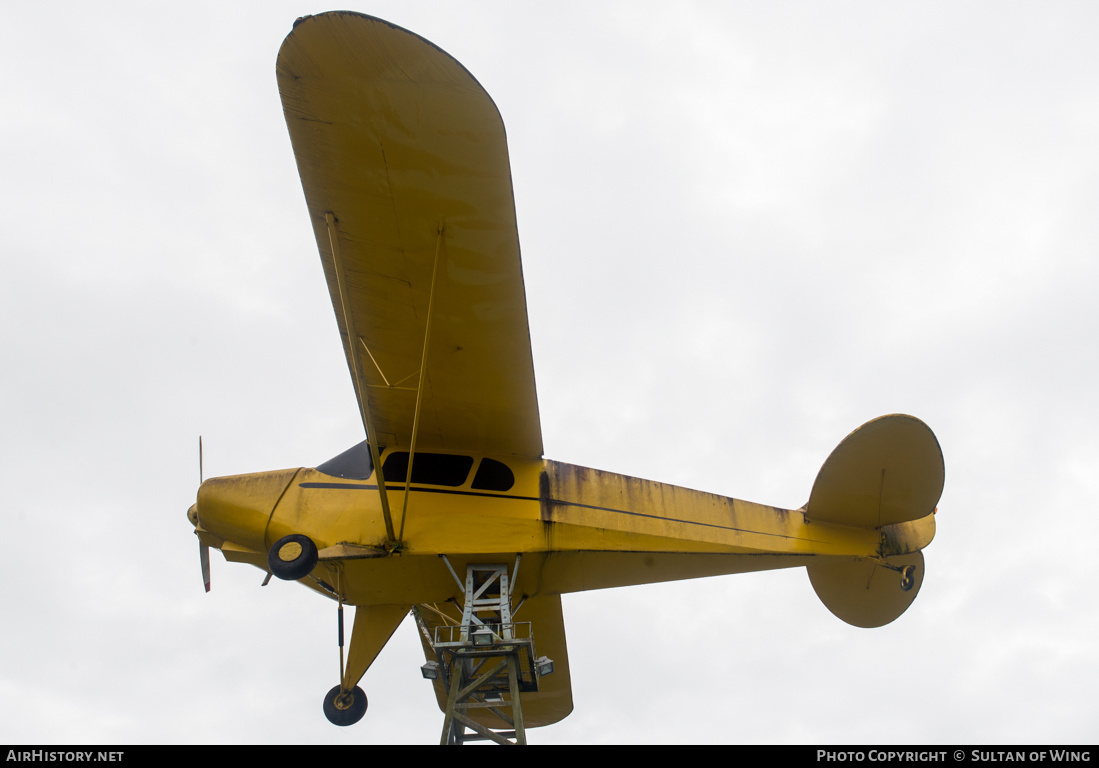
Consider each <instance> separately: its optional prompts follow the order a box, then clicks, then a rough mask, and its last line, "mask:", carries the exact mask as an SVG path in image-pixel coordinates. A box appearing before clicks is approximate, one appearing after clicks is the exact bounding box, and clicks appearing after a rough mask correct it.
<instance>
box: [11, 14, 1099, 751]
mask: <svg viewBox="0 0 1099 768" xmlns="http://www.w3.org/2000/svg"><path fill="white" fill-rule="evenodd" d="M534 8H535V6H534V4H516V3H508V2H479V3H463V4H458V3H445V2H416V1H415V0H405V1H404V2H383V1H379V2H374V3H371V4H369V5H362V6H356V7H355V8H354V10H359V11H362V12H366V13H370V14H373V15H376V16H379V17H381V18H384V19H386V20H388V21H391V22H393V23H395V24H398V25H400V26H403V27H405V28H407V29H409V30H412V31H414V32H416V33H418V34H420V35H423V36H424V37H426V38H427V39H429V40H431V41H432V42H434V43H436V44H437V45H439V46H440V47H441V48H443V49H444V50H446V51H447V52H449V53H450V54H451V55H453V56H454V57H455V58H457V59H458V60H459V61H461V62H462V63H463V64H464V65H465V66H466V67H467V68H468V69H469V70H470V72H472V73H473V75H474V76H475V77H476V78H477V79H478V80H479V81H480V82H481V83H482V85H484V87H485V88H486V89H487V90H488V92H489V93H490V94H491V95H492V97H493V98H494V100H495V101H496V104H497V105H498V107H499V109H500V112H501V113H502V115H503V118H504V123H505V125H506V127H507V131H508V141H509V148H510V153H511V163H512V173H513V179H514V187H515V201H516V210H517V215H518V222H519V235H520V242H521V245H522V251H523V270H524V276H525V280H526V289H527V301H528V310H529V317H530V332H531V340H532V344H533V351H534V361H535V370H536V375H537V383H538V396H539V406H540V413H541V420H542V432H543V437H544V444H545V451H546V457H547V458H552V459H557V460H561V461H567V462H570V463H575V464H582V465H586V466H592V467H598V468H601V469H606V470H611V471H615V472H621V473H625V474H630V475H634V476H639V477H644V478H650V479H654V480H660V481H664V482H671V483H675V484H678V485H683V486H688V487H692V488H698V489H702V490H706V491H712V492H716V493H722V494H726V495H730V496H736V497H738V498H743V499H748V500H751V501H757V502H762V503H768V504H774V505H778V506H784V507H791V508H795V507H798V506H801V505H802V504H803V503H804V502H805V501H806V499H807V498H808V495H809V490H810V488H811V487H812V483H813V479H814V477H815V476H816V472H817V470H818V469H819V467H820V464H821V463H822V462H823V461H824V459H825V458H826V457H827V455H828V453H829V451H831V449H832V448H833V447H834V446H835V445H836V444H837V443H838V442H839V441H840V440H842V439H843V437H844V436H846V435H847V434H848V433H849V432H850V431H851V430H853V429H854V428H855V427H857V426H859V425H860V424H862V423H863V422H865V421H867V420H869V419H871V418H874V417H876V416H879V415H882V414H885V413H894V412H902V413H911V414H913V415H915V416H918V417H919V418H921V419H923V420H924V421H926V422H927V423H928V424H929V425H930V426H931V428H932V429H933V430H934V431H935V433H936V435H937V436H938V439H939V441H940V444H941V445H942V448H943V452H944V455H945V460H946V489H945V492H944V494H943V497H942V500H941V502H940V504H939V514H938V518H937V520H938V536H937V538H936V540H935V541H934V542H933V543H932V545H931V546H930V547H929V548H928V550H927V551H926V553H925V554H926V558H927V577H926V580H925V582H924V584H923V587H922V590H921V593H920V595H919V596H918V598H917V599H916V601H915V603H914V604H913V606H912V607H911V608H910V609H909V610H908V612H907V613H906V614H905V615H903V616H902V617H901V618H900V619H898V620H897V621H896V622H894V623H893V624H890V625H888V626H886V627H884V628H881V629H877V630H863V629H856V628H854V627H850V626H847V625H845V624H843V623H842V622H841V621H839V620H838V619H836V618H835V617H833V616H832V615H831V614H830V613H829V612H828V611H827V609H825V608H824V606H823V605H821V604H820V602H819V601H818V600H817V598H816V596H815V595H814V593H813V590H812V588H811V586H810V584H809V580H808V578H807V577H806V575H805V572H804V570H803V569H796V570H790V571H779V572H770V573H760V574H751V575H742V576H731V577H722V578H715V579H706V580H700V581H688V582H680V583H676V584H668V585H661V586H649V587H635V588H628V589H620V590H610V591H606V592H594V593H586V594H579V595H568V596H566V597H565V598H564V612H565V619H566V626H567V633H568V638H569V655H570V661H571V670H572V679H573V684H574V699H575V710H574V712H573V714H572V715H571V716H570V717H568V718H567V719H566V720H564V721H563V722H561V723H559V724H557V725H554V726H550V727H547V728H543V729H538V730H535V731H531V733H530V740H531V742H533V743H541V744H551V743H595V742H608V743H636V742H644V743H648V742H696V741H701V742H731V743H740V742H750V743H869V744H878V745H882V744H888V745H896V744H901V743H1005V744H1006V743H1031V742H1034V743H1065V742H1070V743H1072V742H1075V743H1095V742H1096V741H1097V740H1099V726H1097V723H1099V704H1097V703H1096V701H1097V700H1096V697H1095V693H1094V686H1095V683H1096V681H1097V680H1099V661H1097V655H1096V653H1095V645H1096V638H1097V637H1099V616H1097V609H1096V606H1097V604H1099V601H1097V600H1096V598H1095V581H1096V573H1095V561H1096V557H1095V554H1094V543H1095V541H1096V540H1097V539H1099V512H1097V511H1096V499H1097V498H1099V433H1097V429H1096V428H1097V426H1099V407H1097V405H1096V396H1095V390H1096V372H1097V369H1099V363H1097V361H1096V348H1097V341H1099V318H1097V311H1096V308H1095V295H1096V293H1097V289H1099V216H1097V215H1096V211H1097V210H1099V141H1097V140H1096V136H1099V46H1096V45H1095V40H1096V38H1097V36H1099V6H1096V5H1095V4H1093V3H1088V2H1080V3H1068V2H1061V3H1058V2H1043V3H1038V2H1034V3H1013V2H999V1H998V2H928V3H919V4H915V3H879V2H831V3H820V2H805V3H797V2H773V3H766V4H764V3H759V2H712V3H701V2H699V3H686V2H681V3H676V4H674V6H672V5H670V4H667V3H652V2H638V1H636V0H631V1H630V2H601V3H586V2H584V3H581V2H557V3H554V4H552V5H549V4H541V5H539V6H538V8H540V10H538V11H535V10H533V9H534ZM323 10H327V9H325V8H316V7H309V6H303V5H301V4H300V3H292V2H283V1H281V0H277V1H276V0H265V1H264V2H251V3H244V2H242V3H224V2H217V3H213V2H209V3H203V2H194V1H191V2H187V3H176V4H171V3H144V2H141V3H138V2H135V3H119V2H113V3H112V2H108V3H95V4H93V3H85V2H53V3H48V4H46V3H35V4H18V5H16V4H8V5H7V6H5V10H4V23H3V25H2V26H0V65H2V67H3V71H4V73H5V74H6V77H5V84H4V89H3V92H4V98H3V109H2V112H0V115H2V119H0V152H2V153H3V155H2V157H3V161H2V169H3V170H2V174H3V175H2V177H0V178H2V179H3V183H2V184H0V256H2V261H0V264H2V266H3V273H2V275H0V437H2V442H0V451H2V453H0V466H2V467H3V472H4V480H5V482H4V501H3V507H2V508H3V520H4V522H5V524H6V530H7V545H6V546H5V548H4V549H5V552H6V553H7V554H8V555H10V557H9V558H8V560H7V562H8V564H9V568H8V580H7V588H6V589H5V590H4V592H3V597H2V598H0V600H2V603H0V605H2V608H3V611H2V616H3V618H2V620H0V647H2V648H3V649H4V653H3V661H0V709H2V711H3V712H4V713H5V717H4V718H3V722H0V740H2V741H5V742H25V743H57V744H77V743H102V744H117V743H165V742H183V743H221V742H230V743H232V742H251V743H278V742H291V743H294V742H317V743H368V744H370V743H390V742H395V743H424V744H427V743H434V742H437V740H438V738H439V731H440V728H441V725H442V715H441V713H440V712H439V710H438V708H437V706H436V703H435V699H434V695H433V693H432V689H431V686H430V684H429V683H427V682H426V681H423V680H422V679H421V678H420V673H419V665H420V664H422V663H423V658H422V651H421V649H420V645H419V642H418V640H417V638H416V636H415V632H414V631H413V628H412V623H411V621H406V623H405V624H404V625H403V626H402V627H401V629H400V630H398V632H397V634H396V635H395V636H394V638H393V640H392V641H391V643H390V644H389V646H387V648H386V649H385V651H383V653H382V655H381V656H380V657H379V660H378V662H377V663H376V664H375V667H374V668H373V669H371V671H370V672H369V673H368V674H367V676H366V677H365V678H364V682H363V687H364V688H365V689H366V691H367V694H368V695H369V697H370V710H369V711H368V712H367V715H366V717H365V719H364V720H363V721H362V722H361V723H359V724H358V725H356V726H354V727H351V728H346V729H339V728H336V727H334V726H331V725H330V724H329V723H328V722H327V720H326V719H325V718H324V716H323V714H322V713H321V698H322V696H323V694H324V693H325V692H326V691H327V690H328V689H329V688H330V687H331V686H332V685H334V684H335V682H336V676H337V672H338V655H337V648H336V644H335V634H336V629H335V608H334V606H333V604H332V603H331V602H329V601H327V600H323V599H321V598H319V597H317V596H316V595H314V594H312V593H311V592H309V591H308V590H305V589H303V588H301V587H299V586H297V585H294V584H286V583H273V584H271V585H270V586H268V587H266V588H264V589H260V588H259V585H260V582H261V580H262V577H263V574H262V573H261V572H260V571H258V570H256V569H254V568H250V567H248V566H243V565H237V564H230V563H226V562H224V560H223V559H222V557H221V556H220V554H218V553H216V552H215V553H214V555H213V558H212V560H213V582H214V589H213V592H212V593H210V594H209V595H206V594H204V593H203V591H202V585H201V578H200V575H199V564H198V556H197V555H198V552H197V549H198V547H197V545H196V543H195V537H194V535H193V533H192V530H191V526H190V525H189V524H188V522H187V520H186V518H185V513H186V510H187V508H188V507H189V506H190V505H191V504H192V503H193V501H194V497H195V490H196V488H197V485H198V479H199V476H198V456H197V441H198V435H199V434H202V435H203V436H204V444H205V448H206V452H205V459H206V465H205V471H206V476H207V477H210V476H214V475H223V474H233V473H239V472H252V471H260V470H268V469H276V468H282V467H297V466H313V465H315V464H317V463H319V462H321V461H323V460H325V459H327V458H329V457H331V456H333V455H335V454H337V453H339V452H340V451H342V450H343V449H344V448H346V447H348V446H349V445H351V444H352V443H354V442H356V441H358V440H360V439H362V435H361V425H360V421H359V417H358V413H357V408H356V404H355V400H354V395H353V391H352V387H351V381H350V377H349V375H348V372H347V367H346V365H345V362H344V357H343V352H342V349H341V347H340V342H339V337H338V333H337V329H336V323H335V319H334V317H333V313H332V307H331V302H330V299H329V296H328V293H327V289H326V286H325V283H324V279H323V275H322V273H321V269H320V265H319V261H318V258H317V252H316V245H315V242H314V240H313V234H312V230H311V228H310V225H309V221H308V217H307V213H306V208H305V203H304V199H303V196H302V191H301V186H300V183H299V181H298V178H297V173H296V168H295V164H294V158H293V155H292V151H291V148H290V143H289V139H288V136H287V133H286V126H285V122H284V119H283V116H282V107H281V103H280V101H279V96H278V91H277V87H276V83H275V72H274V63H275V55H276V53H277V51H278V48H279V45H280V44H281V42H282V39H283V37H284V36H285V35H286V34H287V33H288V32H289V31H290V28H291V24H292V23H293V21H294V19H295V18H296V17H298V16H300V15H303V14H305V13H314V12H320V11H323ZM1089 595H1091V597H1089Z"/></svg>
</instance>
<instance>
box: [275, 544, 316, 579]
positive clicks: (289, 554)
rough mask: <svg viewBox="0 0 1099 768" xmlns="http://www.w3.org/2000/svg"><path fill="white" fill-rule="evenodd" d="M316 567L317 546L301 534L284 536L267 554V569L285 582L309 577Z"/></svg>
mask: <svg viewBox="0 0 1099 768" xmlns="http://www.w3.org/2000/svg"><path fill="white" fill-rule="evenodd" d="M291 545H296V546H291ZM316 565H317V545H316V544H314V543H313V540H312V539H311V538H309V537H308V536H302V535H301V534H300V533H292V534H290V535H289V536H283V537H282V538H281V539H279V540H278V541H276V542H275V545H274V546H273V547H271V549H270V551H269V552H268V553H267V567H268V568H270V569H271V573H273V574H275V575H276V576H278V577H279V578H280V579H283V580H285V581H297V580H298V579H301V578H304V577H306V576H308V575H309V573H310V571H312V570H313V568H314V567H315V566H316Z"/></svg>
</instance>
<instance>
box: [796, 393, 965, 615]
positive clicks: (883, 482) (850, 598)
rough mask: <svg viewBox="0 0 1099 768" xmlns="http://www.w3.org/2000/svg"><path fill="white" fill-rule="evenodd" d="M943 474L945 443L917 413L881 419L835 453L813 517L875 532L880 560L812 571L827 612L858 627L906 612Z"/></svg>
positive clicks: (820, 481)
mask: <svg viewBox="0 0 1099 768" xmlns="http://www.w3.org/2000/svg"><path fill="white" fill-rule="evenodd" d="M944 477H945V472H944V465H943V454H942V450H941V449H940V448H939V442H938V440H936V439H935V435H934V433H932V431H931V429H930V428H929V427H928V426H927V425H926V424H924V423H923V422H922V421H920V420H919V419H917V418H914V417H912V416H905V415H902V414H893V415H891V416H882V417H881V418H879V419H874V420H873V421H870V422H868V423H866V424H864V425H863V426H861V427H859V428H858V429H856V430H855V431H854V432H852V433H851V434H850V435H848V436H847V438H846V439H845V440H844V441H843V442H842V443H840V444H839V446H837V448H836V449H835V450H834V451H832V454H831V455H830V456H829V457H828V460H827V461H825V462H824V466H823V467H821V470H820V472H819V473H818V474H817V479H816V482H815V483H814V484H813V491H812V493H811V494H810V496H809V503H808V504H807V505H806V507H805V518H806V520H807V521H808V522H810V523H813V522H825V523H831V524H835V525H848V526H852V527H857V528H872V529H875V530H877V531H879V532H880V534H881V546H880V551H879V557H876V558H873V559H860V560H843V559H835V560H829V559H824V558H822V560H821V562H820V563H818V564H814V565H810V566H809V567H808V569H807V570H808V571H809V580H810V582H812V584H813V589H814V590H815V591H816V593H817V596H818V597H819V598H820V599H821V602H823V603H824V605H825V607H827V608H828V610H830V611H831V612H832V613H834V614H835V615H836V616H838V617H839V618H841V619H843V620H844V621H846V622H847V623H848V624H852V625H854V626H856V627H880V626H883V625H885V624H888V623H889V622H891V621H893V620H894V619H896V618H897V617H898V616H900V615H901V614H902V613H904V612H905V610H907V608H908V606H909V605H911V604H912V601H913V600H914V599H915V598H916V594H917V593H918V592H919V590H920V585H921V584H922V583H923V575H924V559H923V553H922V552H920V550H921V549H922V548H923V547H925V546H927V544H929V543H930V542H931V538H932V537H933V536H934V532H935V521H934V517H933V515H934V513H935V506H936V505H937V504H938V503H939V497H940V496H941V495H942V490H943V481H944Z"/></svg>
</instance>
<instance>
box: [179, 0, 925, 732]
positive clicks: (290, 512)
mask: <svg viewBox="0 0 1099 768" xmlns="http://www.w3.org/2000/svg"><path fill="white" fill-rule="evenodd" d="M276 70H277V75H278V83H279V91H280V93H281V96H282V103H283V109H284V111H285V115H286V123H287V126H288V128H289V131H290V138H291V141H292V144H293V148H294V155H295V157H296V159H297V164H298V170H299V173H300V175H301V180H302V187H303V189H304V192H305V199H306V202H307V204H308V209H309V217H310V221H311V222H312V224H313V231H314V234H315V235H316V239H317V246H318V248H319V251H320V258H321V265H322V266H323V268H324V273H325V277H326V279H327V281H328V287H329V291H330V292H331V295H332V304H333V306H334V309H335V314H336V319H337V322H338V325H339V330H340V337H341V339H342V341H343V347H344V352H345V354H346V356H347V362H348V367H349V368H350V371H351V378H352V381H353V382H354V387H355V393H356V395H357V397H358V404H359V411H360V414H361V416H362V421H363V425H364V428H365V431H366V435H367V439H366V441H364V442H363V443H360V444H359V445H356V446H354V447H352V448H350V449H349V450H347V451H345V452H344V453H341V454H340V455H338V456H336V457H335V458H333V459H331V460H329V461H327V462H325V463H323V464H320V465H319V466H317V467H302V468H298V469H286V470H279V471H273V472H259V473H255V474H248V475H239V476H234V477H221V478H214V479H209V480H206V481H204V482H202V483H201V486H200V487H199V490H198V500H197V503H196V504H195V505H194V506H192V507H191V508H190V510H189V511H188V518H189V520H190V521H191V523H192V524H193V525H194V527H195V532H196V534H197V535H198V538H199V551H200V557H201V564H202V571H203V579H204V581H205V582H206V588H207V590H209V582H210V576H209V548H210V547H215V548H217V549H220V550H221V552H222V554H223V555H224V556H225V559H226V560H229V561H232V562H242V563H250V564H252V565H254V566H256V567H258V568H260V569H262V570H264V571H267V572H268V576H267V579H270V575H271V574H273V575H275V576H277V577H279V578H280V579H288V580H297V581H299V582H300V583H302V584H304V585H305V586H307V587H310V588H312V589H314V590H316V591H317V592H319V593H321V594H323V595H325V596H327V597H329V598H332V599H333V600H335V601H336V602H337V603H338V621H339V628H340V633H339V635H340V642H339V654H340V668H341V670H343V672H342V676H341V679H340V680H339V684H338V685H336V686H335V687H334V688H332V690H331V691H329V693H328V694H327V695H326V696H325V698H324V702H323V709H324V712H325V714H326V715H327V716H328V718H329V720H331V721H332V722H333V723H336V724H337V725H348V724H351V723H353V722H357V721H358V720H359V719H360V718H361V717H362V716H363V713H364V712H365V710H366V706H367V701H366V696H365V695H364V693H363V691H362V690H361V688H359V686H358V683H359V681H360V679H361V678H362V676H363V674H364V673H365V672H366V670H367V668H369V667H370V665H371V663H372V662H373V661H374V659H375V657H376V656H377V654H378V653H379V651H380V650H381V649H382V647H383V646H384V645H385V643H386V641H387V640H388V639H389V637H390V636H391V635H392V634H393V632H394V630H395V629H396V628H397V626H398V624H400V622H401V621H402V620H403V619H404V617H405V616H406V615H408V614H409V613H412V614H413V616H414V617H415V620H416V621H417V624H418V628H419V630H420V635H421V639H422V641H423V645H424V651H425V655H426V658H427V663H426V664H425V665H424V667H423V670H422V671H423V675H424V677H425V678H428V679H430V680H433V683H432V684H433V685H434V687H435V692H436V696H437V698H438V701H439V706H440V709H441V710H442V711H443V712H444V724H443V733H442V738H441V740H442V742H443V743H461V742H462V741H464V740H468V739H471V738H487V739H492V740H495V741H498V742H512V743H514V742H518V743H524V742H525V739H526V735H525V729H526V728H530V727H534V726H540V725H547V724H550V723H554V722H557V721H559V720H561V719H562V718H564V717H565V716H567V715H568V714H569V713H570V712H571V711H572V695H571V684H570V679H569V665H568V654H567V649H566V645H565V633H564V620H563V617H562V612H561V595H563V594H566V593H569V592H578V591H581V590H589V589H602V588H607V587H619V586H625V585H630V584H646V583H653V582H663V581H671V580H676V579H688V578H698V577H703V576H715V575H719V574H730V573H743V572H748V571H758V570H764V569H771V568H792V567H800V566H805V567H806V569H807V571H808V573H809V579H810V581H811V583H812V585H813V588H814V589H815V590H816V592H817V594H818V595H819V597H820V598H821V600H822V601H823V602H824V604H825V605H826V606H827V607H828V608H829V610H831V611H832V612H833V613H834V614H835V615H836V616H838V617H839V618H840V619H842V620H844V621H846V622H848V623H850V624H853V625H856V626H860V627H877V626H881V625H884V624H887V623H888V622H891V621H893V620H894V619H896V618H897V617H898V616H899V615H900V614H901V613H903V612H904V611H905V609H906V608H907V607H908V606H909V604H910V603H911V602H912V600H913V599H914V598H915V596H916V593H917V592H918V591H919V587H920V584H921V583H922V580H923V574H924V561H923V555H922V553H921V551H920V550H922V549H923V548H924V547H926V546H927V545H928V544H929V543H930V542H931V540H932V538H933V536H934V533H935V518H934V514H935V510H936V504H937V503H938V500H939V497H940V495H941V493H942V488H943V478H944V467H943V457H942V452H941V451H940V448H939V444H938V442H937V440H936V439H935V436H934V434H933V433H932V432H931V430H930V429H929V428H928V427H927V426H926V425H925V424H924V423H923V422H921V421H920V420H918V419H916V418H913V417H911V416H905V415H891V416H883V417H881V418H879V419H875V420H874V421H871V422H869V423H868V424H865V425H863V426H862V427H860V428H859V429H857V430H855V431H854V432H852V433H851V434H850V435H849V436H848V437H847V438H846V439H845V440H844V441H843V442H842V443H841V444H840V445H839V447H838V448H836V449H835V451H834V452H833V453H832V454H831V455H830V456H829V457H828V459H827V460H826V461H825V463H824V466H823V467H822V468H821V470H820V473H819V474H818V475H817V478H816V481H815V483H814V485H813V488H812V492H811V493H810V496H809V501H808V503H807V504H806V505H805V506H804V507H802V508H801V509H796V510H788V509H779V508H777V507H772V506H767V505H764V504H755V503H752V502H748V501H741V500H739V499H733V498H728V497H724V496H717V495H714V494H709V493H703V492H700V491H694V490H688V489H686V488H679V487H675V486H672V485H665V484H662V483H657V482H652V481H649V480H639V479H637V478H633V477H627V476H624V475H616V474H613V473H610V472H602V471H599V470H596V469H588V468H586V467H579V466H574V465H571V464H564V463H561V462H557V461H550V460H547V459H543V458H542V437H541V428H540V424H539V416H538V404H537V399H536V395H535V386H534V366H533V362H532V358H531V349H530V336H529V331H528V327H527V313H526V299H525V296H524V288H523V275H522V270H521V266H520V259H519V239H518V234H517V231H516V223H515V208H514V201H513V198H512V188H511V171H510V167H509V162H508V152H507V144H506V140H505V135H504V125H503V122H502V121H501V118H500V115H499V112H498V111H497V109H496V106H495V104H494V103H493V102H492V100H491V99H490V98H489V96H488V94H487V93H486V92H485V90H484V89H483V88H482V87H481V86H480V84H479V83H478V82H477V81H476V80H475V79H474V78H473V76H472V75H470V73H469V72H468V71H466V69H465V68H464V67H463V66H462V65H461V64H459V63H458V62H457V61H455V60H454V59H453V58H451V57H450V56H449V55H448V54H446V53H445V52H444V51H442V50H441V49H439V48H438V47H436V46H435V45H433V44H432V43H430V42H428V41H427V40H424V39H423V38H421V37H419V36H417V35H415V34H413V33H411V32H408V31H407V30H404V29H401V28H400V27H396V26H394V25H392V24H389V23H387V22H385V21H382V20H380V19H375V18H371V17H369V16H364V15H360V14H357V13H350V12H333V13H326V14H322V15H317V16H306V17H304V18H301V19H298V21H297V22H295V24H294V28H293V30H292V31H291V32H290V34H289V35H288V36H287V37H286V40H285V41H284V42H283V44H282V48H281V50H280V51H279V55H278V61H277V65H276ZM264 583H265V584H266V583H267V581H266V580H265V581H264ZM344 605H352V606H355V616H354V624H353V627H352V632H351V637H350V642H349V647H348V649H347V655H346V658H345V657H344V644H343V606H344Z"/></svg>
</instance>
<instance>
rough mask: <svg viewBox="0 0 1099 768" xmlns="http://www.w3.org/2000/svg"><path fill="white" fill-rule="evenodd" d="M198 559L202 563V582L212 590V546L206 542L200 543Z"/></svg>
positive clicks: (207, 588) (207, 589)
mask: <svg viewBox="0 0 1099 768" xmlns="http://www.w3.org/2000/svg"><path fill="white" fill-rule="evenodd" d="M198 561H199V563H200V564H201V565H202V583H203V584H204V585H205V586H206V591H207V592H209V591H210V548H209V547H208V546H206V545H205V544H202V543H199V545H198Z"/></svg>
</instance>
